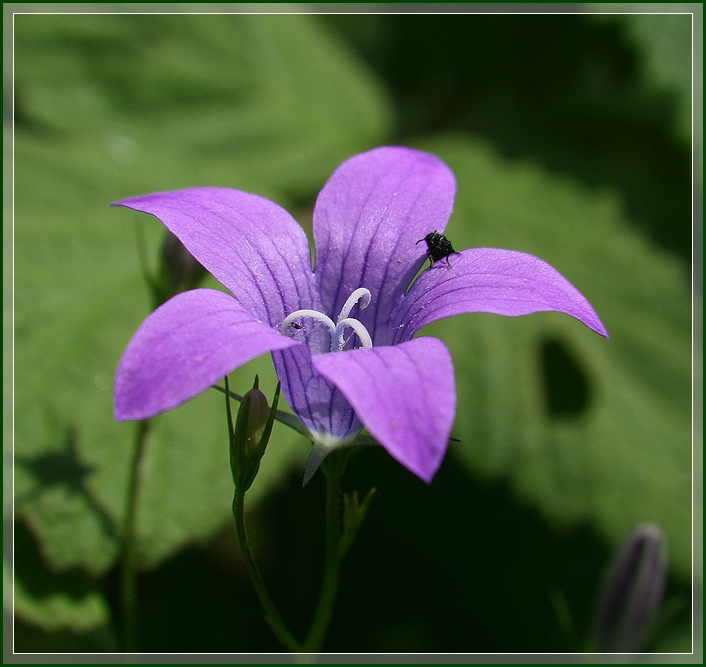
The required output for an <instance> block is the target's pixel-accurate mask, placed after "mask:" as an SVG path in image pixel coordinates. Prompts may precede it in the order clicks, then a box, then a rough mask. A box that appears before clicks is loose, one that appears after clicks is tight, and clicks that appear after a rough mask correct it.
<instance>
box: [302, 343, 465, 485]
mask: <svg viewBox="0 0 706 667" xmlns="http://www.w3.org/2000/svg"><path fill="white" fill-rule="evenodd" d="M313 362H314V367H315V368H316V369H317V370H318V371H319V372H320V373H321V374H322V375H323V376H324V377H326V378H328V379H329V380H330V381H331V382H333V383H334V384H335V385H336V386H337V387H338V388H339V389H340V390H341V391H342V392H343V395H344V396H345V397H346V398H347V399H348V401H349V402H350V404H351V405H352V406H353V407H354V408H355V411H356V414H357V415H358V417H359V418H360V420H361V421H362V422H363V424H364V425H365V427H366V428H367V429H368V431H370V433H371V434H372V436H373V437H374V438H376V439H377V440H378V442H380V444H381V445H382V446H383V447H384V448H385V449H386V450H387V451H388V452H389V453H390V454H391V455H392V456H393V457H394V458H395V459H397V461H399V462H400V463H401V464H402V465H403V466H405V467H406V468H408V469H409V470H411V471H412V472H413V473H414V474H416V475H418V476H419V477H421V478H422V479H423V480H424V481H426V482H430V481H431V479H432V477H433V476H434V474H435V473H436V471H437V470H438V468H439V466H440V465H441V461H442V459H443V458H444V454H445V453H446V447H447V445H448V442H449V435H450V433H451V426H452V425H453V420H454V415H455V412H456V389H455V383H454V370H453V364H452V362H451V355H450V354H449V351H448V350H447V349H446V347H445V345H444V344H443V343H442V342H441V341H440V340H438V339H437V338H426V337H424V338H415V339H414V340H411V341H408V342H406V343H402V344H401V345H396V346H394V347H391V346H378V347H373V348H367V349H357V350H351V351H349V352H338V353H331V354H318V355H314V356H313Z"/></svg>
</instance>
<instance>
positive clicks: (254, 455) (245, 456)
mask: <svg viewBox="0 0 706 667" xmlns="http://www.w3.org/2000/svg"><path fill="white" fill-rule="evenodd" d="M278 400H279V385H278V386H277V390H276V392H275V397H274V401H273V405H272V408H270V406H269V405H268V403H267V397H266V396H265V394H263V393H262V392H261V391H260V389H259V379H258V377H257V376H255V383H254V386H253V388H252V389H251V390H250V391H248V392H247V393H246V394H245V396H243V400H242V401H241V403H240V408H239V410H238V416H237V418H236V422H235V429H234V431H233V433H232V435H231V440H230V468H231V472H232V473H233V481H234V482H235V486H236V488H238V489H241V490H242V491H243V492H245V491H247V490H248V489H249V488H250V486H251V485H252V483H253V480H254V479H255V476H256V475H257V473H258V471H259V470H260V460H261V459H262V457H263V455H264V454H265V448H266V447H267V443H268V441H269V439H270V434H271V433H272V424H273V423H274V418H275V413H276V412H277V402H278Z"/></svg>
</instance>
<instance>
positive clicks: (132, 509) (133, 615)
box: [120, 419, 150, 653]
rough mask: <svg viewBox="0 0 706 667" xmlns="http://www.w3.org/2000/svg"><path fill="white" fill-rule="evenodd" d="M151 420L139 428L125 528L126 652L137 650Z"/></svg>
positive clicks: (123, 610)
mask: <svg viewBox="0 0 706 667" xmlns="http://www.w3.org/2000/svg"><path fill="white" fill-rule="evenodd" d="M149 428H150V421H149V420H148V419H146V420H144V421H141V422H139V423H138V425H137V432H136V437H135V450H134V452H133V458H132V464H131V467H130V481H129V484H128V493H127V506H126V509H125V523H124V526H123V557H122V568H121V577H120V578H121V602H122V614H123V648H124V651H125V652H126V653H135V652H136V651H137V549H136V547H137V536H136V526H137V509H138V506H139V504H138V498H139V491H140V474H141V470H142V461H143V459H144V455H145V448H146V443H147V433H148V431H149Z"/></svg>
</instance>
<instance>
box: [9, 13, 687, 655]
mask: <svg viewBox="0 0 706 667" xmlns="http://www.w3.org/2000/svg"><path fill="white" fill-rule="evenodd" d="M86 7H88V8H90V6H88V5H87V6H86ZM119 7H120V6H118V5H116V11H118V9H119ZM130 7H131V8H133V9H134V8H135V7H136V6H132V5H131V6H130ZM160 7H162V8H168V6H167V5H161V6H160ZM184 7H186V8H187V9H188V6H184V5H182V6H181V8H182V9H183V8H184ZM274 7H275V8H276V7H277V6H274ZM312 7H313V6H311V5H299V6H297V5H286V6H283V7H280V9H283V10H285V11H301V12H309V11H312ZM248 8H251V9H254V10H257V9H258V6H255V5H252V6H248V5H211V6H209V5H198V6H194V7H193V11H199V12H204V11H214V12H223V11H244V10H248ZM323 9H329V10H334V11H335V7H334V6H330V7H327V6H325V5H318V6H316V7H315V10H318V11H321V10H323ZM123 10H124V8H123ZM130 11H132V9H131V10H130ZM160 11H165V9H160ZM691 30H692V25H691V16H689V15H687V14H683V15H646V14H644V15H637V14H623V15H620V14H616V15H591V14H589V13H583V14H579V13H576V14H563V15H509V14H508V15H505V14H496V15H480V14H475V15H474V14H467V15H426V16H425V15H397V14H386V15H378V14H367V15H354V14H347V15H343V14H327V15H307V14H306V13H304V14H301V15H274V14H249V15H246V14H226V15H196V14H171V15H169V14H164V13H163V14H112V15H110V14H93V15H82V14H74V15H68V14H64V15H61V14H53V15H39V14H22V15H16V16H15V17H14V178H15V191H14V207H15V208H14V216H15V217H14V337H15V338H14V343H15V349H14V355H15V356H14V447H15V449H14V454H15V458H14V491H15V496H14V515H13V513H12V511H11V509H12V505H11V500H12V499H11V498H9V497H8V493H9V492H10V491H6V494H5V500H6V503H5V507H6V511H5V514H4V523H5V527H6V529H7V528H12V529H14V540H15V542H14V548H15V551H14V577H15V578H14V614H15V619H16V620H15V623H16V624H15V631H16V632H15V641H16V643H15V650H16V651H29V652H35V651H49V652H57V651H79V652H82V651H119V650H120V644H119V637H120V627H121V618H120V611H119V609H120V607H119V578H118V561H119V557H120V539H121V530H122V528H121V526H122V525H123V517H124V511H125V502H126V501H125V497H126V489H127V479H128V471H129V465H130V459H131V456H132V451H133V448H134V437H135V425H134V424H126V423H120V424H117V423H114V422H113V419H112V393H111V389H112V378H113V373H114V370H115V367H116V365H117V362H118V360H119V359H120V356H121V354H122V352H123V350H124V348H125V345H126V344H127V342H128V340H129V339H130V336H131V335H132V334H133V333H134V331H135V330H136V328H137V326H138V325H139V324H140V322H141V321H142V320H143V319H144V317H145V316H146V315H147V314H148V312H149V309H150V307H151V304H150V296H149V293H148V290H147V288H146V286H145V283H144V280H143V276H142V271H141V268H140V261H139V257H138V238H140V235H143V236H144V239H145V243H146V247H147V250H146V252H147V255H148V257H149V261H150V262H152V263H154V262H156V256H157V253H158V249H159V246H160V243H161V240H162V238H163V233H164V230H163V228H162V227H161V225H160V224H159V223H158V222H157V221H155V220H153V219H151V218H149V217H148V216H144V215H138V214H133V213H132V212H127V211H125V210H116V209H110V208H109V206H108V204H109V203H110V202H111V201H115V200H117V199H120V198H123V197H127V196H130V195H137V194H143V193H147V192H152V191H157V190H166V189H177V188H182V187H190V186H205V185H214V186H226V187H233V188H238V189H242V190H246V191H250V192H256V193H259V194H261V195H264V196H267V197H269V198H271V199H273V200H275V201H277V202H278V203H280V204H281V205H283V206H284V207H285V208H288V209H289V210H290V211H292V212H293V214H294V215H295V216H296V217H297V218H298V219H299V220H300V221H301V222H302V224H303V225H304V226H305V227H306V228H307V229H310V227H309V225H310V216H311V207H312V204H313V201H314V199H315V196H316V194H317V192H318V191H319V189H320V188H321V187H322V185H323V184H324V182H325V180H326V178H327V177H328V176H329V175H330V173H331V172H332V170H333V169H334V168H335V167H336V166H337V165H338V164H339V163H341V162H342V161H343V160H344V159H346V158H347V157H349V156H350V155H352V154H354V153H357V152H361V151H364V150H367V149H369V148H371V147H374V146H377V145H381V144H404V145H409V146H415V147H419V148H422V149H424V150H428V151H430V152H432V153H435V154H436V155H438V156H439V157H441V158H442V159H443V160H445V161H446V162H447V163H448V164H449V166H450V167H451V168H452V169H453V171H454V172H455V174H456V177H457V180H458V197H457V202H456V207H455V211H454V214H453V216H452V218H451V221H450V223H449V226H448V228H447V231H446V233H447V235H448V236H449V238H450V239H451V240H452V241H453V243H454V246H455V247H456V248H457V249H461V248H465V247H474V246H497V247H503V248H512V249H517V250H523V251H526V252H530V253H533V254H536V255H538V256H539V257H541V258H543V259H544V260H546V261H548V262H549V263H551V264H552V265H554V266H555V267H556V268H557V269H559V270H560V271H561V272H562V273H563V274H564V275H565V276H566V277H567V278H568V279H569V280H571V281H572V282H573V283H574V284H575V285H576V286H577V287H578V288H579V289H580V290H581V291H582V292H583V294H584V295H585V296H586V297H587V298H588V299H589V301H590V302H591V303H592V305H593V306H594V308H595V309H596V311H597V312H598V314H599V316H600V317H601V318H602V320H603V322H604V323H605V325H606V327H607V328H608V331H609V332H610V334H611V338H610V340H607V341H606V340H603V339H601V338H600V337H598V336H596V335H595V334H594V333H592V332H591V331H589V330H587V329H586V328H584V327H583V326H581V325H580V324H579V323H577V322H576V321H575V320H573V319H571V318H567V317H565V316H560V315H558V314H539V315H534V316H530V317H525V318H501V317H497V316H492V315H468V316H463V317H458V318H455V319H453V320H447V321H444V322H441V323H437V324H435V325H434V326H432V327H429V328H428V330H427V332H428V333H429V334H432V335H435V336H438V337H439V338H441V339H442V340H443V341H444V342H445V343H446V344H447V345H448V347H449V348H450V350H451V352H452V355H453V358H454V362H455V367H456V379H457V385H458V406H459V407H458V414H457V419H456V423H455V426H454V430H453V434H454V435H455V436H456V437H457V438H459V439H460V441H461V442H459V443H454V444H452V445H451V447H450V451H449V454H448V456H447V458H446V460H445V462H444V464H443V466H442V468H441V470H440V472H439V473H438V475H437V477H436V478H435V479H434V482H433V483H432V484H431V485H430V486H427V485H425V484H423V483H422V482H420V481H419V480H418V479H417V478H415V477H414V476H413V475H412V474H411V473H409V472H408V471H407V470H405V469H404V468H402V467H401V466H399V465H398V464H396V463H395V462H394V461H393V460H392V459H391V458H390V457H389V456H388V455H387V454H386V453H385V452H384V451H382V450H371V449H365V450H364V451H361V452H360V453H359V454H358V455H357V456H355V457H354V458H353V460H352V462H351V464H350V465H349V468H348V472H347V474H346V476H345V478H344V487H345V488H346V490H348V491H353V490H358V491H359V492H361V493H364V492H365V491H367V489H369V488H370V487H373V486H374V487H376V488H377V494H376V497H375V499H374V501H373V504H372V507H371V511H370V513H369V516H368V520H367V521H366V524H365V525H364V527H363V529H362V532H361V534H360V537H359V539H358V541H357V543H356V545H355V546H354V547H353V549H352V551H351V552H350V554H349V555H348V556H347V558H346V560H345V561H344V565H343V584H342V588H341V592H340V597H339V601H338V605H337V609H336V614H335V617H334V622H333V626H332V628H331V633H330V636H329V638H328V641H327V643H326V646H325V648H326V650H327V651H337V652H362V653H372V652H405V653H407V652H431V653H435V652H447V653H448V652H460V653H473V652H520V653H525V652H554V651H567V650H578V649H580V644H579V643H578V640H579V639H581V638H583V637H585V635H586V632H587V629H588V625H589V622H590V615H591V610H592V606H593V603H594V600H595V596H596V594H597V590H598V586H599V582H600V577H601V576H602V573H603V570H604V568H605V566H606V564H607V562H608V560H609V559H610V557H611V554H612V553H613V552H614V550H615V549H616V548H617V547H618V545H619V544H620V543H621V542H622V540H623V539H625V538H626V537H627V535H628V534H629V533H630V532H631V531H632V530H633V529H634V528H635V527H636V526H637V525H638V524H640V523H643V522H652V523H656V524H658V525H659V526H660V527H661V528H662V530H663V531H664V532H665V534H666V537H667V541H668V546H669V554H670V580H669V587H668V591H667V596H666V602H665V612H664V617H663V619H662V620H663V622H662V623H661V626H660V629H659V632H658V633H657V634H656V636H655V637H654V638H653V640H652V642H651V643H650V645H649V646H648V647H647V648H649V649H652V650H664V651H689V650H690V646H691V637H690V604H691V602H690V598H691V575H692V563H691V554H692V543H691V531H692V525H691V518H692V488H691V484H692V421H691V375H692V341H691V298H692V294H691V280H692V268H691V248H692V219H691V210H692V194H691V188H692V182H691V70H690V67H691ZM6 67H7V66H6ZM6 74H9V72H7V71H6ZM11 81H12V78H8V76H6V83H5V95H6V96H8V95H10V96H11V95H12V90H11V89H10V88H9V86H10V82H11ZM12 130H13V125H12V118H7V117H6V119H5V123H4V131H5V140H6V142H7V141H10V139H11V136H12ZM698 174H700V171H699V172H698ZM698 181H699V182H700V175H699V177H698ZM6 207H7V204H6ZM6 211H7V208H6ZM5 232H6V233H7V229H6V230H5ZM696 239H697V241H698V242H699V244H700V239H701V230H700V229H699V230H698V231H697V233H696ZM6 277H7V276H6ZM205 284H206V285H208V286H213V287H216V286H217V284H216V283H215V281H213V280H212V279H210V278H209V279H208V280H207V282H206V283H205ZM696 300H697V303H700V300H701V294H700V293H699V294H698V295H696ZM5 307H6V320H5V321H6V327H7V323H9V322H11V321H12V320H11V318H9V317H7V315H8V312H9V311H8V309H11V308H12V301H10V302H9V303H8V300H6V306H5ZM699 312H700V311H699ZM6 333H8V331H7V328H6ZM696 354H697V356H698V355H700V348H697V350H696ZM696 367H697V368H700V356H698V358H697V359H696ZM8 372H9V371H7V370H6V373H8ZM256 372H258V373H260V376H261V378H262V385H263V387H264V389H265V391H266V392H267V393H268V395H270V396H271V395H272V392H273V390H274V386H275V377H274V373H273V371H272V368H271V361H270V359H269V357H264V358H262V359H260V360H257V361H256V362H253V363H251V364H250V365H248V366H247V367H246V368H245V369H244V370H240V371H238V372H237V373H235V374H234V375H233V377H232V380H231V386H232V387H233V388H234V390H236V391H239V392H241V393H242V392H244V391H246V390H247V389H248V388H249V387H250V386H251V383H252V377H253V375H254V373H256ZM698 381H699V382H700V376H699V380H698ZM10 417H11V415H10ZM8 422H10V425H8ZM5 423H6V427H5V428H6V432H5V440H6V442H8V441H9V438H10V437H12V433H11V432H10V431H9V430H8V429H9V428H11V419H9V420H8V419H6V420H5ZM699 438H700V434H699ZM699 442H700V440H699ZM307 453H308V445H307V443H306V442H305V441H303V440H302V439H301V437H300V436H298V435H297V434H295V433H294V432H291V431H289V430H287V429H286V428H285V427H283V426H278V427H277V428H276V430H275V433H274V436H273V440H272V442H271V444H270V447H269V449H268V453H267V455H266V457H265V459H264V462H263V471H262V473H261V475H260V477H259V478H258V479H257V481H256V483H255V485H254V487H253V489H252V492H251V493H250V494H249V496H248V502H249V507H250V510H251V511H250V523H251V532H252V534H253V548H254V549H255V550H256V553H257V555H258V557H259V558H260V560H261V565H262V569H263V572H264V577H265V580H266V581H267V582H268V584H269V587H270V590H271V592H272V595H273V597H274V598H275V599H276V600H277V602H278V603H280V604H281V608H282V612H283V615H284V616H285V618H287V619H290V620H291V622H292V625H293V626H294V629H295V631H298V632H300V633H303V632H304V631H305V629H306V625H307V623H308V619H309V614H310V612H311V609H312V607H313V603H314V600H315V596H316V594H317V591H318V583H319V577H320V566H321V560H322V545H323V542H322V529H323V495H324V494H323V492H324V488H323V486H324V485H323V483H322V479H321V475H317V476H316V477H315V478H314V480H313V481H312V483H311V484H310V485H309V486H308V487H307V488H306V489H304V490H302V489H301V479H302V471H303V464H304V461H305V460H306V456H307ZM9 463H10V462H9V461H8V459H7V458H6V460H5V464H6V465H5V480H6V482H7V481H9V482H12V479H13V478H12V477H11V475H12V469H11V467H10V465H9ZM699 469H700V467H699ZM231 485H232V480H231V478H230V471H229V470H228V458H227V437H226V430H225V416H224V414H223V402H222V397H221V396H220V394H217V393H216V392H209V393H206V394H204V395H202V396H200V397H198V398H197V399H196V400H194V401H191V402H190V403H188V404H187V405H185V406H183V407H182V408H179V409H178V410H175V411H173V412H171V413H167V414H165V415H162V416H161V417H159V418H158V419H157V420H155V427H154V430H153V432H152V434H151V437H150V439H149V441H148V444H147V452H146V458H145V461H144V466H143V469H142V477H141V487H140V505H139V510H138V527H137V531H138V538H139V541H138V551H139V562H140V568H141V575H140V582H139V583H140V590H139V600H140V648H141V649H142V650H144V651H148V652H175V653H180V652H231V653H241V652H247V651H257V652H271V651H277V650H279V645H278V644H277V642H276V641H275V639H274V638H273V637H272V635H271V633H270V631H269V629H268V628H267V626H266V624H265V623H264V622H263V620H262V617H261V612H260V609H259V606H258V604H257V600H256V598H255V595H254V592H253V590H252V588H251V586H250V583H249V581H248V580H247V577H246V575H245V572H244V568H243V565H242V561H241V559H240V556H239V554H238V553H237V547H236V543H235V537H234V530H233V527H232V520H231V517H230V503H231V497H232V496H231V494H232V488H231ZM11 488H12V487H11V485H9V484H6V489H8V490H9V489H11ZM8 501H10V502H8ZM699 516H700V514H699ZM11 578H12V572H11V571H10V569H9V566H8V563H7V561H6V562H5V568H4V581H5V584H6V586H5V590H6V593H7V592H8V591H11V590H12V586H8V584H11V583H12V581H11ZM696 581H697V587H698V588H699V590H700V586H701V583H700V581H701V579H700V572H698V573H697V576H696ZM11 604H12V599H11V598H8V597H7V594H6V599H5V605H6V609H8V605H11ZM563 607H566V608H568V610H569V612H570V616H571V619H572V623H573V626H574V628H573V630H572V628H571V627H570V626H571V623H567V622H566V615H563V614H562V613H560V612H559V609H561V608H563Z"/></svg>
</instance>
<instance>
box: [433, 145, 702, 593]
mask: <svg viewBox="0 0 706 667" xmlns="http://www.w3.org/2000/svg"><path fill="white" fill-rule="evenodd" d="M421 147H422V148H424V149H426V150H429V151H431V152H433V153H435V154H437V155H439V156H440V157H442V158H443V159H444V160H446V161H447V162H448V164H449V165H450V166H451V168H452V169H453V171H454V172H455V174H456V177H457V180H458V190H459V191H458V196H457V201H456V207H455V212H454V215H453V217H452V219H451V223H450V225H449V227H448V228H447V234H448V235H449V237H450V239H451V240H452V241H453V243H454V246H455V247H456V248H459V249H460V248H463V247H474V246H495V247H501V248H503V247H504V248H511V249H515V250H522V251H525V252H529V253H532V254H535V255H537V256H539V257H541V258H542V259H544V260H546V261H548V262H549V263H550V264H552V265H553V266H555V267H556V268H557V269H559V270H560V271H561V272H562V273H563V274H564V275H565V276H566V277H567V278H568V279H569V280H571V282H572V283H573V284H574V285H576V286H577V287H578V288H579V289H580V290H581V291H582V292H583V294H584V295H585V296H586V297H587V298H588V300H589V301H590V302H591V304H592V305H593V306H594V308H595V309H596V311H597V313H598V314H599V316H600V317H601V319H602V321H603V323H604V324H605V325H606V327H607V329H608V332H609V333H610V335H611V338H610V339H609V340H604V339H602V338H600V337H598V336H597V335H596V334H594V333H593V332H591V331H589V330H587V329H586V328H584V327H583V326H582V325H580V324H579V323H578V322H576V321H575V320H572V319H571V318H568V317H566V316H563V315H559V314H556V313H547V314H544V313H542V314H536V315H532V316H530V317H523V318H517V319H514V318H503V317H497V316H493V315H467V316H463V317H459V318H454V319H452V320H447V321H444V322H442V323H436V324H435V325H433V327H430V328H429V331H430V332H431V333H436V334H437V335H439V337H441V338H442V339H444V340H446V341H447V342H448V343H449V345H450V347H451V349H452V354H453V357H454V362H455V367H456V379H457V383H458V410H457V418H456V425H455V429H454V434H455V435H456V436H457V437H459V438H460V439H461V440H462V442H461V443H460V444H457V445H452V446H451V450H452V451H453V452H454V453H455V454H456V455H458V456H460V457H461V458H462V459H463V460H464V461H465V462H466V463H467V464H468V466H469V469H470V470H473V471H482V472H483V473H484V474H486V475H489V476H494V477H498V476H502V477H509V478H510V479H512V481H513V484H514V487H515V489H516V491H517V493H518V494H519V495H520V496H522V497H523V498H525V499H526V500H527V501H529V502H531V503H534V504H537V505H538V506H539V507H541V508H542V509H543V511H544V513H545V514H546V515H547V516H548V517H549V518H551V519H552V520H553V521H555V522H557V523H559V524H564V525H567V524H568V523H570V522H574V523H576V522H582V521H589V522H591V523H592V524H593V525H595V526H597V527H598V529H599V530H600V532H601V533H602V534H603V535H604V536H606V537H607V538H608V540H609V541H610V542H611V543H612V544H614V545H617V544H618V543H619V542H620V541H621V540H622V539H624V537H625V536H626V535H627V534H628V533H629V532H630V531H631V530H633V529H634V527H635V526H636V525H637V524H639V523H642V522H648V521H649V522H654V523H656V524H658V525H659V526H661V527H662V528H663V530H664V531H665V534H666V536H667V541H668V544H669V553H670V558H671V561H672V565H673V566H674V568H675V571H676V572H677V573H679V575H680V576H681V577H683V578H685V579H686V578H687V577H689V576H690V572H691V453H692V452H691V363H692V360H691V303H690V290H689V276H688V273H687V272H686V271H685V269H684V267H683V266H682V265H681V264H680V263H679V262H678V261H676V260H675V259H674V258H673V257H672V256H670V255H668V254H667V253H665V252H663V251H659V250H657V249H656V248H655V247H654V246H652V245H651V244H650V243H649V242H647V241H646V240H645V239H644V238H643V237H641V236H640V235H639V234H638V233H637V232H636V231H635V229H634V227H631V226H630V225H628V224H627V221H626V220H625V219H624V215H623V213H622V211H621V205H620V201H619V199H618V198H617V197H616V196H615V195H613V194H611V193H609V192H592V191H590V190H587V189H585V188H583V187H581V186H580V185H578V184H577V183H575V182H572V181H570V180H568V179H566V178H562V177H559V176H556V175H551V174H549V173H547V172H545V171H544V170H543V169H542V168H540V167H538V166H537V165H534V164H532V163H529V162H508V161H505V160H503V159H502V158H500V157H499V156H498V155H497V154H496V153H494V152H493V151H492V150H491V149H489V148H488V147H487V146H485V145H484V144H481V143H479V142H477V141H474V140H471V139H470V138H468V137H464V136H447V137H441V138H436V139H429V140H427V141H424V142H423V143H422V145H421Z"/></svg>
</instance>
